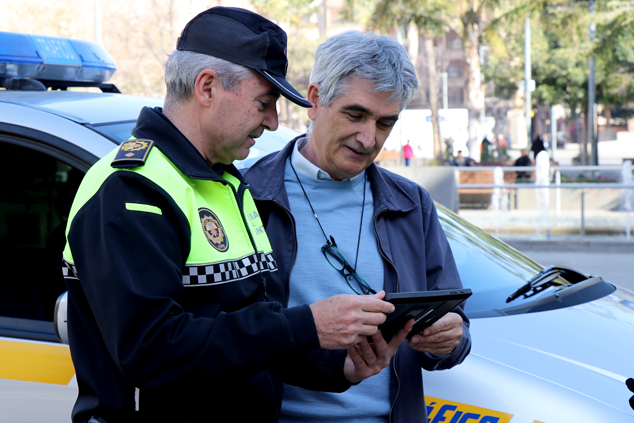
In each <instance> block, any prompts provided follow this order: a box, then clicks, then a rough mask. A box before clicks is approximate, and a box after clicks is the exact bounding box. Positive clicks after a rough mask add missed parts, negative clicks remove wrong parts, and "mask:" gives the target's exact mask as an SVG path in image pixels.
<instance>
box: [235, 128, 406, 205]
mask: <svg viewBox="0 0 634 423" xmlns="http://www.w3.org/2000/svg"><path fill="white" fill-rule="evenodd" d="M305 136H306V135H300V136H299V137H296V138H294V139H293V140H291V141H290V142H289V143H288V144H286V146H284V148H283V149H281V150H280V151H278V152H275V153H271V154H269V155H268V156H266V157H264V158H262V159H261V160H259V161H258V162H257V163H255V164H254V165H253V166H251V167H250V168H249V169H247V170H246V171H245V172H244V176H245V178H246V179H247V180H249V181H252V182H251V187H250V190H251V194H252V195H253V198H255V199H257V200H262V201H273V200H275V199H278V200H279V196H280V194H281V193H282V192H285V189H284V169H285V166H286V161H287V160H288V158H289V157H290V155H291V153H292V152H293V148H294V146H295V143H296V142H297V140H298V139H300V138H303V137H305ZM367 172H368V180H369V181H370V187H371V189H372V196H373V197H374V202H375V204H377V202H378V203H379V204H380V205H383V206H384V207H385V208H387V210H389V211H395V212H408V211H411V210H413V209H414V208H415V207H416V203H415V202H414V200H412V198H411V197H410V196H409V195H408V194H407V193H406V192H405V191H404V190H403V189H402V188H401V187H400V186H399V184H398V183H397V182H396V180H398V179H404V178H403V177H402V176H399V175H396V174H394V173H392V172H389V171H387V170H385V169H382V168H379V167H378V166H377V165H376V164H375V163H372V164H371V165H370V167H368V169H367ZM255 181H257V182H255ZM286 203H287V201H286V199H285V198H284V200H283V204H286ZM384 207H380V208H381V209H382V208H384ZM378 210H379V208H377V207H376V205H375V212H376V211H378Z"/></svg>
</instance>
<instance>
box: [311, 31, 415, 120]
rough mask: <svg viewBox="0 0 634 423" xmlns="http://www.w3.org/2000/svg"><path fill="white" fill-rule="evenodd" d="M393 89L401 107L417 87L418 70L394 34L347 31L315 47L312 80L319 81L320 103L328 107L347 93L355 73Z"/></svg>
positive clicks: (383, 88) (381, 87)
mask: <svg viewBox="0 0 634 423" xmlns="http://www.w3.org/2000/svg"><path fill="white" fill-rule="evenodd" d="M357 76H358V77H360V78H362V79H363V80H366V81H368V82H370V83H372V85H374V90H373V91H374V92H390V93H392V94H391V96H390V97H389V99H388V100H389V101H390V102H391V101H400V102H401V110H402V109H403V108H404V107H405V105H406V104H407V102H408V101H409V100H410V99H411V98H412V95H414V91H415V90H416V89H417V88H418V81H417V79H416V70H415V69H414V65H413V64H412V62H411V61H410V60H409V58H408V57H407V52H406V51H405V48H404V47H403V46H402V45H401V44H399V43H398V41H396V40H395V39H394V38H392V37H388V36H385V35H374V34H372V33H371V32H368V33H365V34H364V33H362V32H360V31H346V32H343V33H341V34H338V35H335V36H333V37H330V38H328V39H327V40H326V41H324V42H323V43H322V44H320V45H319V47H317V51H315V64H314V65H313V70H312V72H311V74H310V83H313V82H316V83H317V84H319V104H320V105H324V106H326V107H328V106H330V104H331V103H332V102H333V101H334V100H335V99H336V98H337V97H339V96H340V95H342V94H344V93H345V91H346V90H347V88H348V86H349V85H350V83H351V81H352V79H353V78H354V77H357Z"/></svg>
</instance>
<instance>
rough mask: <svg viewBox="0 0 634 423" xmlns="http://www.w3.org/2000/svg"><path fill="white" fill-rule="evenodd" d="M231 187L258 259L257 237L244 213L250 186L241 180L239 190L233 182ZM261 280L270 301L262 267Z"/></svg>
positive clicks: (265, 298)
mask: <svg viewBox="0 0 634 423" xmlns="http://www.w3.org/2000/svg"><path fill="white" fill-rule="evenodd" d="M227 185H229V186H230V187H231V190H232V191H233V195H234V197H235V199H236V202H237V203H238V209H239V210H240V217H241V218H242V223H244V227H245V228H246V229H247V234H248V235H249V241H251V246H252V247H253V252H254V254H255V257H256V260H259V258H258V247H257V245H256V244H255V239H254V238H253V234H252V233H251V228H250V227H249V223H248V222H247V218H246V216H245V214H244V193H245V191H246V190H247V188H248V187H249V185H248V184H243V183H242V182H240V185H238V191H236V189H235V187H234V186H233V185H232V184H227ZM261 265H262V263H258V267H259V266H261ZM260 282H261V283H262V289H263V290H264V300H265V301H268V300H269V299H268V297H267V295H266V281H265V280H264V276H263V275H262V269H260Z"/></svg>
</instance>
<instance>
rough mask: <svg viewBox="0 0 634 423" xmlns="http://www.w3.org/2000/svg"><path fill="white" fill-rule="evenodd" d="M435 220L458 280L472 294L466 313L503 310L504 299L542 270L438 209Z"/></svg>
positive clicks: (540, 267) (518, 253) (460, 219)
mask: <svg viewBox="0 0 634 423" xmlns="http://www.w3.org/2000/svg"><path fill="white" fill-rule="evenodd" d="M437 207H438V217H439V219H440V222H441V225H442V227H443V230H444V232H445V235H446V236H447V239H448V240H449V245H450V246H451V251H452V253H453V255H454V259H455V261H456V265H457V266H458V272H459V273H460V279H461V280H462V284H463V285H464V287H465V288H471V289H472V290H473V291H474V294H473V296H472V297H471V298H469V300H468V301H467V304H466V307H465V308H466V309H467V310H482V309H492V308H504V307H505V306H506V299H507V298H508V296H509V295H510V294H511V293H512V292H513V291H515V290H516V289H517V288H519V287H520V286H522V285H523V284H525V283H526V281H528V280H529V279H530V278H531V277H533V276H534V275H535V274H536V273H537V272H539V271H540V270H542V268H543V266H540V265H539V264H537V263H535V262H534V261H533V260H531V259H530V258H528V257H526V256H525V255H523V254H522V253H520V252H519V251H517V250H515V249H513V248H511V247H509V246H508V245H507V244H505V243H503V242H501V241H500V240H498V239H497V238H494V237H492V236H491V235H489V234H487V233H486V232H484V231H483V230H481V229H480V228H478V227H476V226H474V225H472V224H470V223H469V222H467V221H466V220H464V219H462V218H460V217H459V216H458V215H456V214H454V213H452V212H450V211H449V210H447V209H445V208H444V207H443V206H441V205H437Z"/></svg>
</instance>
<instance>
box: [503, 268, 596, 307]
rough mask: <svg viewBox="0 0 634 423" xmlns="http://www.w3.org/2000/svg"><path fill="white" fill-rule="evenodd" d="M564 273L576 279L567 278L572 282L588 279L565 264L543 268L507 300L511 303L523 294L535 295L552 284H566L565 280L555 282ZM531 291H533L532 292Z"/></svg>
mask: <svg viewBox="0 0 634 423" xmlns="http://www.w3.org/2000/svg"><path fill="white" fill-rule="evenodd" d="M562 275H566V276H567V275H571V276H573V278H574V279H575V280H567V281H568V282H571V283H577V282H581V281H582V280H585V279H587V277H586V276H584V275H582V274H581V273H578V272H576V271H574V270H572V269H570V268H567V267H563V266H550V267H547V268H545V269H542V270H541V271H540V272H539V273H537V274H536V275H535V276H533V277H532V278H530V279H529V280H528V282H526V283H525V284H524V285H522V286H521V287H520V288H519V289H518V290H517V291H515V292H514V293H512V294H511V295H510V296H509V297H508V298H507V299H506V302H507V303H510V302H511V301H513V300H515V299H517V298H518V297H520V296H521V295H524V298H528V297H532V296H533V295H535V294H537V293H539V292H542V291H543V290H544V289H546V288H548V287H551V286H558V285H565V283H564V282H555V279H557V278H558V277H559V276H562ZM529 291H532V292H531V293H530V294H529V293H528V292H529Z"/></svg>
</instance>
